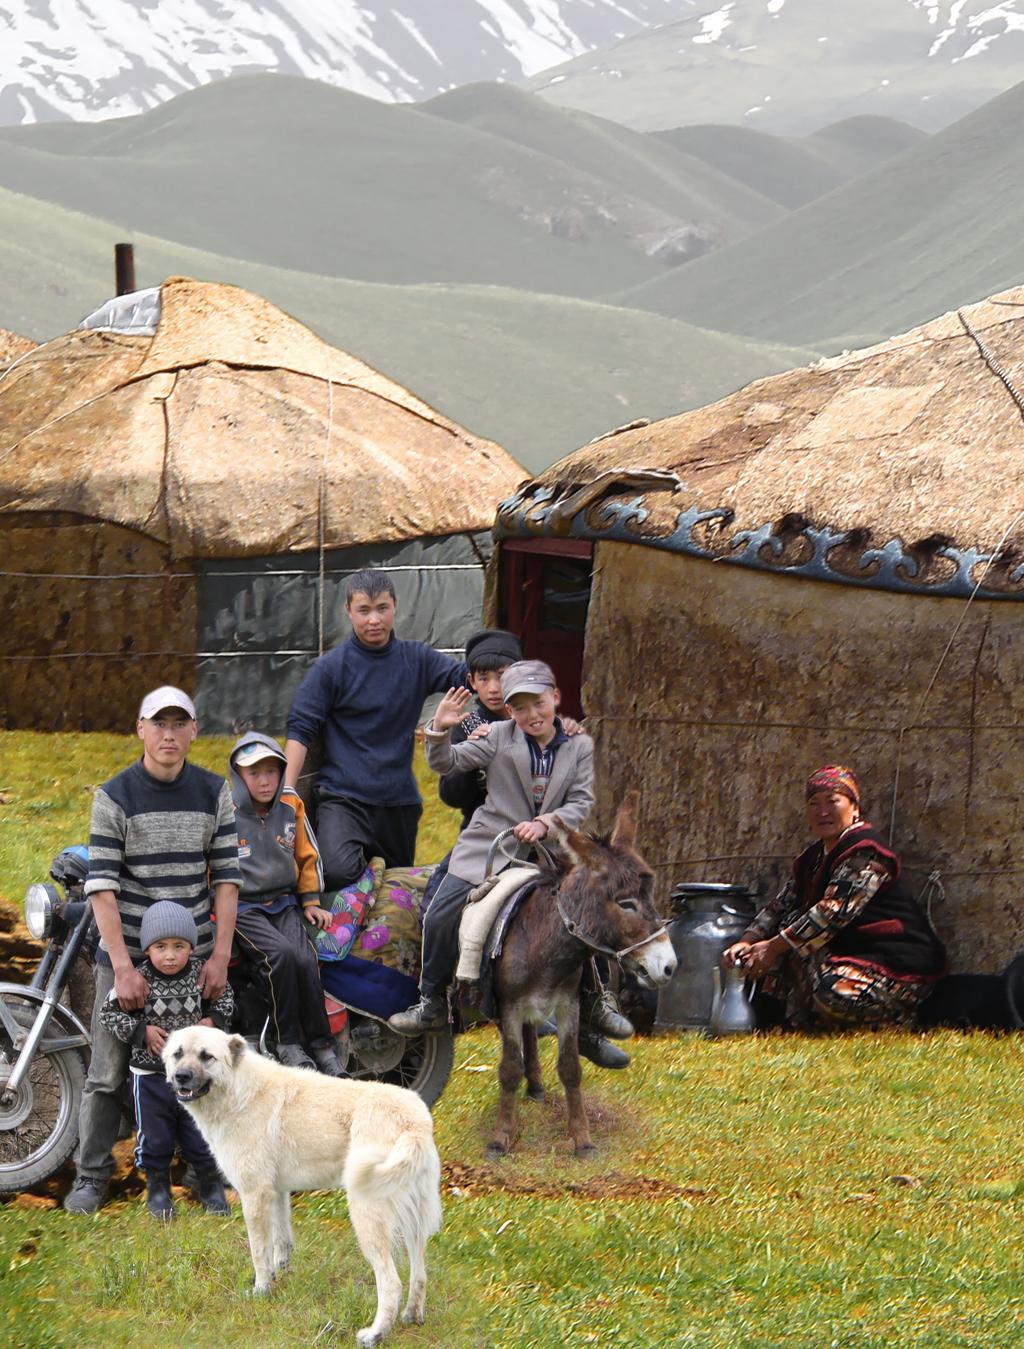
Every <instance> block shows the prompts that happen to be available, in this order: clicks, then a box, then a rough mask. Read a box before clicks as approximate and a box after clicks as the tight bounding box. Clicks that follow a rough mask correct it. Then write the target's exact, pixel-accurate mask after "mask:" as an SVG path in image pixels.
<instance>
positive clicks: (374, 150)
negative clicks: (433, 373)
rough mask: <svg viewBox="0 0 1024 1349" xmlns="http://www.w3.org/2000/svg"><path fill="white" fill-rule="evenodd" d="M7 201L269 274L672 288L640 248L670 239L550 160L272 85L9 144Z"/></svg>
mask: <svg viewBox="0 0 1024 1349" xmlns="http://www.w3.org/2000/svg"><path fill="white" fill-rule="evenodd" d="M0 185H2V186H4V187H7V188H9V189H11V190H13V191H17V192H22V193H25V194H26V195H30V196H33V197H37V198H41V199H43V200H50V201H53V202H55V203H56V204H58V205H61V206H65V207H67V208H69V209H72V210H79V211H84V212H86V213H88V214H95V215H102V216H104V217H106V218H108V219H115V220H118V221H120V222H122V223H123V225H125V226H128V227H130V228H133V229H137V230H144V231H146V232H148V233H151V234H155V235H158V236H160V237H162V238H171V239H177V240H180V241H181V242H182V243H185V244H188V245H190V246H192V247H195V248H203V249H209V250H211V251H213V252H218V253H224V254H228V255H231V256H236V257H237V256H244V257H248V258H251V259H252V260H253V261H257V262H262V263H266V264H269V265H272V266H279V267H289V268H295V269H302V270H306V271H311V272H316V273H321V274H324V275H333V276H350V277H355V278H358V279H361V280H376V281H397V282H410V281H449V280H455V281H470V282H478V283H500V284H504V285H510V286H516V287H523V288H525V289H536V290H544V291H550V292H553V293H556V294H592V293H594V291H595V290H596V289H597V288H598V286H599V285H600V284H601V283H600V277H601V276H602V274H604V275H606V276H614V277H618V278H620V284H622V285H630V284H633V283H635V282H637V281H640V280H642V279H643V278H644V277H645V276H651V275H657V274H659V273H660V271H661V266H660V264H658V263H656V262H653V261H651V260H650V259H648V258H647V257H646V256H645V255H644V253H643V251H642V249H640V248H639V247H638V246H637V244H636V243H635V241H634V239H633V235H635V234H636V233H638V232H639V231H640V229H642V228H643V227H644V226H649V227H651V228H657V227H658V226H660V225H663V224H665V223H671V222H669V221H668V220H667V218H666V216H665V213H663V212H660V211H657V210H655V208H653V207H651V206H649V205H647V204H645V203H642V204H640V205H639V206H636V207H632V208H631V207H630V205H629V203H627V202H626V201H625V200H624V197H623V193H622V192H621V191H619V189H618V188H617V187H616V185H615V184H614V183H611V182H608V181H605V180H604V179H599V178H596V177H594V176H593V175H590V174H586V173H582V172H576V171H574V170H573V169H572V168H571V167H569V166H567V165H566V164H565V163H564V162H562V161H561V160H559V159H553V158H551V157H550V156H548V155H545V154H543V153H540V152H538V151H535V150H530V149H527V148H525V147H523V146H520V145H515V144H513V143H511V142H509V141H507V140H504V139H502V138H500V137H497V136H491V135H488V134H487V133H486V132H483V131H478V130H476V129H475V128H473V127H464V126H460V125H458V124H457V123H454V122H450V121H448V120H446V119H444V118H440V117H425V116H423V115H422V114H421V113H419V112H417V111H416V110H415V109H414V108H412V107H409V106H407V105H406V106H398V105H388V104H384V103H378V102H375V101H374V100H372V99H369V98H363V97H360V96H359V95H357V94H351V93H348V92H346V91H344V90H341V89H336V88H333V87H330V86H328V85H325V84H318V83H316V82H315V81H312V80H300V79H291V78H287V77H284V76H276V75H275V76H269V75H267V76H250V77H242V78H237V79H231V80H224V81H221V82H219V83H217V84H213V85H208V86H206V87H204V88H201V89H196V90H193V91H191V92H189V93H187V94H183V95H181V96H180V97H178V98H176V99H173V100H172V101H171V102H169V103H166V104H164V105H162V106H161V107H159V108H156V109H154V110H153V111H151V112H149V113H146V114H144V115H142V116H140V117H132V118H124V119H120V120H116V121H110V122H98V123H68V122H65V123H50V124H44V125H30V126H21V127H8V128H5V129H3V130H2V131H0Z"/></svg>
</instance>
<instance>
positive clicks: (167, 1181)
mask: <svg viewBox="0 0 1024 1349" xmlns="http://www.w3.org/2000/svg"><path fill="white" fill-rule="evenodd" d="M146 1209H147V1210H148V1212H149V1213H151V1214H152V1216H153V1217H154V1218H159V1219H160V1221H161V1222H165V1223H167V1222H170V1221H171V1219H172V1218H173V1217H174V1200H173V1199H172V1198H171V1174H170V1172H169V1171H149V1172H147V1174H146Z"/></svg>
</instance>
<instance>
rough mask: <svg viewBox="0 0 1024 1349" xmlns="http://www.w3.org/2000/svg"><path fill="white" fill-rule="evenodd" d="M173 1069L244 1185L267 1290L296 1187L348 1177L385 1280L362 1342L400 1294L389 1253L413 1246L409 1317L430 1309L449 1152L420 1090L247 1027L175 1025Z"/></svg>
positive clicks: (388, 1318)
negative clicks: (315, 1065)
mask: <svg viewBox="0 0 1024 1349" xmlns="http://www.w3.org/2000/svg"><path fill="white" fill-rule="evenodd" d="M163 1060H164V1066H165V1068H166V1070H167V1080H168V1082H170V1084H171V1086H172V1087H173V1088H174V1091H175V1094H176V1095H177V1098H178V1100H179V1101H181V1103H182V1105H184V1106H185V1108H186V1109H187V1110H188V1112H189V1114H190V1115H191V1116H192V1118H193V1119H194V1120H195V1122H196V1124H197V1125H198V1126H199V1130H200V1132H201V1133H202V1135H203V1137H204V1138H205V1139H206V1141H207V1143H209V1145H210V1149H211V1151H212V1152H213V1155H214V1157H215V1158H216V1159H217V1164H218V1166H220V1168H221V1170H222V1171H223V1172H224V1175H225V1176H226V1177H227V1179H228V1181H229V1182H230V1184H231V1185H232V1186H233V1187H234V1188H235V1189H236V1190H237V1191H238V1197H239V1198H240V1199H241V1201H242V1213H243V1214H244V1216H245V1226H246V1230H247V1232H248V1236H249V1250H250V1251H251V1253H252V1263H253V1268H254V1270H255V1273H256V1278H255V1285H254V1291H255V1292H256V1293H266V1292H269V1290H270V1285H271V1282H272V1281H273V1279H274V1277H275V1275H276V1274H278V1273H279V1272H280V1271H281V1270H283V1269H284V1268H285V1267H286V1266H287V1264H288V1257H289V1255H290V1254H291V1249H292V1234H291V1195H292V1191H293V1190H313V1189H336V1188H337V1187H339V1186H342V1185H343V1186H344V1187H345V1191H346V1193H347V1195H348V1209H349V1216H350V1217H351V1219H352V1226H353V1227H354V1228H355V1233H356V1237H357V1238H358V1240H359V1246H360V1249H361V1250H362V1252H363V1254H364V1255H365V1256H366V1258H367V1260H369V1262H370V1264H371V1265H372V1266H373V1272H374V1276H375V1277H376V1280H377V1315H376V1316H375V1317H374V1320H373V1324H372V1325H370V1326H366V1327H365V1328H364V1329H362V1330H360V1331H359V1332H358V1333H357V1335H356V1339H357V1340H358V1342H359V1344H360V1345H363V1346H366V1345H373V1344H379V1343H380V1341H381V1340H382V1339H383V1338H384V1336H385V1335H387V1333H388V1332H389V1331H390V1330H391V1328H392V1326H393V1325H394V1323H395V1317H396V1315H397V1314H398V1304H399V1302H400V1301H401V1297H402V1281H401V1279H400V1277H399V1274H398V1270H397V1269H396V1268H395V1262H394V1258H393V1255H392V1248H393V1246H394V1245H395V1244H396V1242H397V1239H398V1238H399V1237H400V1238H401V1240H402V1241H403V1242H404V1244H405V1248H406V1251H407V1252H408V1255H409V1297H408V1300H407V1301H406V1304H405V1310H404V1311H403V1313H402V1316H403V1319H404V1320H406V1321H411V1322H415V1323H416V1324H419V1323H421V1322H422V1321H423V1316H424V1309H425V1304H426V1294H427V1269H426V1260H425V1257H426V1246H427V1241H428V1240H429V1238H430V1237H431V1236H433V1234H434V1233H435V1232H436V1231H438V1229H439V1228H440V1226H441V1196H440V1180H441V1162H440V1159H439V1157H438V1155H437V1148H436V1147H435V1146H434V1130H433V1121H432V1120H431V1118H430V1111H429V1110H428V1109H427V1107H426V1106H425V1105H424V1104H423V1102H422V1101H421V1100H420V1098H419V1097H418V1096H417V1095H416V1094H415V1092H412V1091H407V1090H406V1089H405V1088H404V1087H389V1086H385V1085H383V1084H382V1083H379V1082H350V1081H346V1080H344V1079H340V1078H334V1077H326V1076H325V1075H324V1074H322V1073H314V1072H310V1071H309V1070H308V1069H301V1068H285V1067H283V1066H282V1065H281V1064H279V1063H275V1062H273V1061H272V1060H270V1059H265V1058H263V1057H261V1056H260V1055H259V1054H255V1053H253V1052H252V1051H251V1050H250V1049H249V1048H248V1046H247V1045H246V1043H245V1041H244V1040H243V1039H242V1037H241V1036H240V1035H225V1033H224V1032H223V1031H219V1030H214V1029H213V1028H212V1027H208V1026H190V1027H188V1028H187V1029H185V1030H179V1031H175V1032H174V1034H173V1035H171V1036H170V1038H169V1039H168V1041H167V1044H166V1045H165V1046H164V1051H163Z"/></svg>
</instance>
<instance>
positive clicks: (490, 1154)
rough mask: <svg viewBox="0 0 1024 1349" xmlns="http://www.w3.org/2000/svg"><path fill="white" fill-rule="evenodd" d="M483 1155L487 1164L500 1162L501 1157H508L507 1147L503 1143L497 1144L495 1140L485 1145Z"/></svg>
mask: <svg viewBox="0 0 1024 1349" xmlns="http://www.w3.org/2000/svg"><path fill="white" fill-rule="evenodd" d="M485 1155H486V1157H487V1160H488V1161H489V1162H500V1161H501V1159H502V1157H507V1156H508V1147H507V1145H506V1144H505V1143H499V1142H498V1140H497V1139H496V1138H495V1139H493V1140H492V1141H491V1142H490V1143H488V1144H487V1150H486V1153H485Z"/></svg>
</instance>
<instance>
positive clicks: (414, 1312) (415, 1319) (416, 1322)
mask: <svg viewBox="0 0 1024 1349" xmlns="http://www.w3.org/2000/svg"><path fill="white" fill-rule="evenodd" d="M426 1319H427V1316H426V1312H425V1311H424V1310H423V1308H422V1307H406V1309H405V1311H404V1312H402V1320H403V1321H404V1322H405V1324H406V1325H407V1326H421V1325H422V1324H423V1322H424V1321H425V1320H426Z"/></svg>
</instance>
